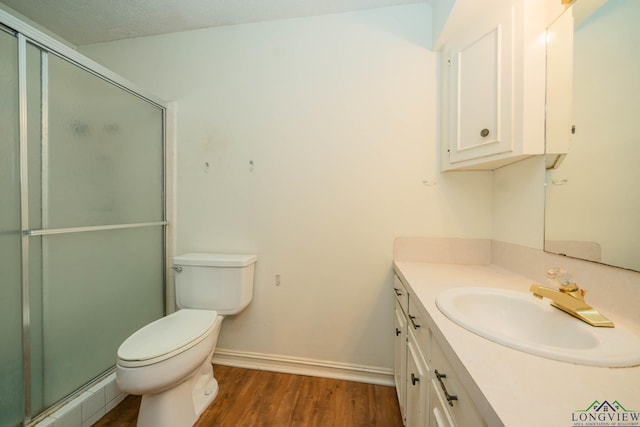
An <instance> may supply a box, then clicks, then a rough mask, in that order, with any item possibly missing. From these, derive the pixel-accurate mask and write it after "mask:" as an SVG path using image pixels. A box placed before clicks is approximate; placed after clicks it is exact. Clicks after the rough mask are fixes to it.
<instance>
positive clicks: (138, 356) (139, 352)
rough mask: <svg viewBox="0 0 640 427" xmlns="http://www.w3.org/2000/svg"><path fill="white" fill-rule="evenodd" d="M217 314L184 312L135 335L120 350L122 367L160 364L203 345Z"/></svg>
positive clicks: (187, 310) (154, 323) (119, 355)
mask: <svg viewBox="0 0 640 427" xmlns="http://www.w3.org/2000/svg"><path fill="white" fill-rule="evenodd" d="M217 317H218V313H216V312H215V311H213V310H189V309H182V310H179V311H177V312H175V313H172V314H170V315H168V316H166V317H163V318H161V319H158V320H156V321H155V322H152V323H150V324H148V325H147V326H145V327H143V328H142V329H140V330H138V331H137V332H135V333H134V334H133V335H131V336H130V337H129V338H127V339H126V340H125V341H124V342H123V343H122V345H120V347H119V348H118V365H120V366H124V367H130V368H134V367H140V366H147V365H151V364H153V363H158V362H161V361H163V360H166V359H168V358H171V357H173V356H175V355H176V354H179V353H182V352H184V351H186V350H188V349H189V348H191V347H193V346H195V345H197V344H198V343H200V342H202V340H204V339H205V338H206V336H207V334H208V333H209V332H210V331H211V329H212V328H213V327H214V325H215V321H216V318H217Z"/></svg>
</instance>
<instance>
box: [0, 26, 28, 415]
mask: <svg viewBox="0 0 640 427" xmlns="http://www.w3.org/2000/svg"><path fill="white" fill-rule="evenodd" d="M18 124H19V120H18V43H17V39H16V38H15V37H14V36H12V35H10V34H7V33H4V32H2V31H0V195H1V196H2V197H0V254H1V256H0V343H2V344H1V350H0V425H1V426H12V425H17V424H18V423H20V422H21V421H22V414H23V410H22V405H23V399H22V395H23V391H22V390H23V385H22V285H21V283H22V278H21V267H20V250H21V249H20V247H21V244H20V240H21V239H20V171H19V164H20V163H19V152H20V150H19V139H18Z"/></svg>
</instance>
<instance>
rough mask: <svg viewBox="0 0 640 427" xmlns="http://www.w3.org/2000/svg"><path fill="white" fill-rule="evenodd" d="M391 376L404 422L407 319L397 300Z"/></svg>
mask: <svg viewBox="0 0 640 427" xmlns="http://www.w3.org/2000/svg"><path fill="white" fill-rule="evenodd" d="M393 362H394V363H393V376H394V380H395V383H396V392H397V393H398V402H399V404H400V413H401V414H402V419H403V421H404V420H406V411H405V402H406V393H407V381H406V379H407V318H406V315H405V314H404V312H403V311H402V307H401V306H400V303H399V302H398V300H396V310H395V341H394V358H393Z"/></svg>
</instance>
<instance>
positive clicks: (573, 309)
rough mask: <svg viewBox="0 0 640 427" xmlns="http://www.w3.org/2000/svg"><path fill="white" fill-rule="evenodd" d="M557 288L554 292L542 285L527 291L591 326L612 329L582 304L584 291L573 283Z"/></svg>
mask: <svg viewBox="0 0 640 427" xmlns="http://www.w3.org/2000/svg"><path fill="white" fill-rule="evenodd" d="M558 288H559V289H558V290H556V289H551V288H547V287H546V286H542V285H531V288H530V289H529V291H531V292H533V296H534V297H536V298H539V299H542V298H549V299H550V300H551V301H552V302H551V305H552V306H554V307H556V308H559V309H560V310H562V311H564V312H565V313H569V314H570V315H572V316H574V317H577V318H578V319H580V320H582V321H583V322H587V323H588V324H590V325H591V326H601V327H607V328H613V327H614V324H613V322H612V321H611V320H609V319H607V318H606V317H604V316H603V315H602V314H601V313H600V312H599V311H598V310H596V309H595V308H593V307H591V306H590V305H589V304H587V303H586V302H584V294H585V293H586V291H585V290H584V289H580V288H579V287H578V285H576V284H575V283H567V284H563V285H559V287H558Z"/></svg>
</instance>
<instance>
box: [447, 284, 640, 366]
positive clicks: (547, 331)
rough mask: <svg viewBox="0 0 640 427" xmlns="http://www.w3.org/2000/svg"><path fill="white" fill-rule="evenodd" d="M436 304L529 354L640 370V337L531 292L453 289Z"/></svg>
mask: <svg viewBox="0 0 640 427" xmlns="http://www.w3.org/2000/svg"><path fill="white" fill-rule="evenodd" d="M436 305H437V306H438V308H439V309H440V311H441V312H442V313H443V314H444V315H445V316H447V317H448V318H449V319H451V320H452V321H454V322H455V323H457V324H458V325H460V326H462V327H463V328H465V329H468V330H469V331H471V332H474V333H476V334H478V335H480V336H481V337H484V338H487V339H489V340H491V341H495V342H497V343H500V344H503V345H506V346H508V347H512V348H515V349H517V350H521V351H524V352H527V353H531V354H535V355H538V356H542V357H547V358H550V359H555V360H562V361H565V362H573V363H579V364H583V365H592V366H607V367H626V366H635V365H640V337H639V336H638V335H636V334H634V333H633V332H632V331H630V330H628V329H625V328H624V327H622V326H620V325H616V327H615V328H596V327H593V326H590V325H588V324H586V323H584V322H582V321H580V320H578V319H576V318H574V317H571V316H570V315H568V314H566V313H564V312H562V311H560V310H558V309H556V308H553V307H551V306H550V305H549V300H542V301H541V300H539V299H537V298H534V296H533V295H532V294H531V293H527V292H517V291H509V290H504V289H496V288H474V287H470V288H453V289H449V290H447V291H444V292H442V293H440V294H439V295H438V297H437V298H436Z"/></svg>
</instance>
